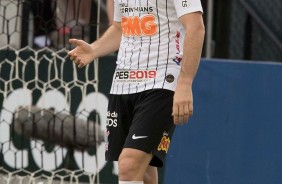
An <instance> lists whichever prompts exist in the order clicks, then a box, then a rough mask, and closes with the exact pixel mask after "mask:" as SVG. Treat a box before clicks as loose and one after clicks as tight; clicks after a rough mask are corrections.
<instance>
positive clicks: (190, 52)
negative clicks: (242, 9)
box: [172, 12, 205, 124]
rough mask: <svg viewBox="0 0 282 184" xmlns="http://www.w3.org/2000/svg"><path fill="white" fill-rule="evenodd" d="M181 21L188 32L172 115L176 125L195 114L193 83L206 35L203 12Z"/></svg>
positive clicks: (186, 120) (186, 16)
mask: <svg viewBox="0 0 282 184" xmlns="http://www.w3.org/2000/svg"><path fill="white" fill-rule="evenodd" d="M179 19H180V22H181V23H182V24H183V26H184V28H185V30H186V35H185V38H184V46H183V58H182V65H181V71H180V74H179V78H178V81H177V87H176V90H175V94H174V101H173V114H172V115H173V118H174V123H175V124H183V123H185V122H188V118H189V117H190V116H192V114H193V95H192V83H193V80H194V77H195V75H196V73H197V70H198V66H199V62H200V57H201V52H202V47H203V41H204V35H205V27H204V23H203V18H202V13H201V12H195V13H188V14H185V15H183V16H181V17H180V18H179Z"/></svg>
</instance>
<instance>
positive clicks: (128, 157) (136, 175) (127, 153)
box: [118, 148, 152, 182]
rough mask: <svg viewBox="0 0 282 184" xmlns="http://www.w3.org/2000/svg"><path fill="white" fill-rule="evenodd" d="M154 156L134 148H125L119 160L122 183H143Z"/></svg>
mask: <svg viewBox="0 0 282 184" xmlns="http://www.w3.org/2000/svg"><path fill="white" fill-rule="evenodd" d="M151 159H152V154H149V153H146V152H144V151H140V150H137V149H132V148H124V149H123V150H122V152H121V154H120V157H119V160H118V168H119V180H120V181H135V182H137V181H139V182H143V180H144V176H145V173H146V171H147V169H148V166H149V163H150V162H151Z"/></svg>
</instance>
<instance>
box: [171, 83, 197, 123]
mask: <svg viewBox="0 0 282 184" xmlns="http://www.w3.org/2000/svg"><path fill="white" fill-rule="evenodd" d="M192 115H193V94H192V86H191V85H189V84H187V82H185V81H184V80H182V79H179V80H178V84H177V87H176V90H175V93H174V97H173V109H172V116H173V121H174V124H175V125H183V124H184V123H188V120H189V118H190V117H191V116H192Z"/></svg>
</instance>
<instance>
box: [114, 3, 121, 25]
mask: <svg viewBox="0 0 282 184" xmlns="http://www.w3.org/2000/svg"><path fill="white" fill-rule="evenodd" d="M114 21H116V22H121V12H120V7H119V4H118V0H114Z"/></svg>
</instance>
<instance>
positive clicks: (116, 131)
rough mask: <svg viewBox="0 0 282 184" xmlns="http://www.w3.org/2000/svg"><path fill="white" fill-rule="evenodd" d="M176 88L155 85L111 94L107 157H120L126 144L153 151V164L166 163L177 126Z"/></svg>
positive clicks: (160, 164) (128, 146)
mask: <svg viewBox="0 0 282 184" xmlns="http://www.w3.org/2000/svg"><path fill="white" fill-rule="evenodd" d="M173 95H174V92H173V91H169V90H165V89H153V90H148V91H144V92H141V93H135V94H128V95H110V99H109V106H108V114H107V137H108V143H107V144H106V160H108V161H117V160H118V158H119V155H120V153H121V151H122V149H123V148H134V149H138V150H141V151H144V152H146V153H152V154H153V158H152V160H151V162H150V165H151V166H155V167H162V166H163V162H164V159H165V156H166V154H167V152H168V148H169V145H170V142H171V138H172V134H173V132H174V129H175V125H174V123H173V118H172V115H171V114H172V104H173Z"/></svg>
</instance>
